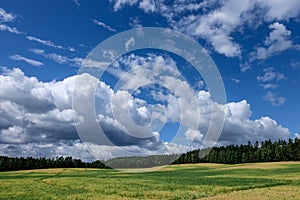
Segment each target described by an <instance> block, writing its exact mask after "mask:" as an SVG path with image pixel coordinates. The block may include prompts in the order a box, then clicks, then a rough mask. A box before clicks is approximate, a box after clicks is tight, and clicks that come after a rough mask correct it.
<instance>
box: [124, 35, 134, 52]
mask: <svg viewBox="0 0 300 200" xmlns="http://www.w3.org/2000/svg"><path fill="white" fill-rule="evenodd" d="M134 45H135V40H134V38H133V37H131V38H129V39H128V40H127V41H126V42H125V48H126V51H128V50H129V48H130V47H133V46H134Z"/></svg>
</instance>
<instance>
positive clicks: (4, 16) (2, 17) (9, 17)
mask: <svg viewBox="0 0 300 200" xmlns="http://www.w3.org/2000/svg"><path fill="white" fill-rule="evenodd" d="M15 18H16V16H15V15H14V14H12V13H8V12H6V11H5V10H4V9H3V8H0V22H12V21H14V20H15Z"/></svg>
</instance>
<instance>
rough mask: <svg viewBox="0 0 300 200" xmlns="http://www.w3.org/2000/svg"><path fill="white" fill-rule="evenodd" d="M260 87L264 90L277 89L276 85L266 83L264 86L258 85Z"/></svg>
mask: <svg viewBox="0 0 300 200" xmlns="http://www.w3.org/2000/svg"><path fill="white" fill-rule="evenodd" d="M259 85H260V86H261V87H263V88H264V89H276V88H278V85H277V84H274V83H266V84H259Z"/></svg>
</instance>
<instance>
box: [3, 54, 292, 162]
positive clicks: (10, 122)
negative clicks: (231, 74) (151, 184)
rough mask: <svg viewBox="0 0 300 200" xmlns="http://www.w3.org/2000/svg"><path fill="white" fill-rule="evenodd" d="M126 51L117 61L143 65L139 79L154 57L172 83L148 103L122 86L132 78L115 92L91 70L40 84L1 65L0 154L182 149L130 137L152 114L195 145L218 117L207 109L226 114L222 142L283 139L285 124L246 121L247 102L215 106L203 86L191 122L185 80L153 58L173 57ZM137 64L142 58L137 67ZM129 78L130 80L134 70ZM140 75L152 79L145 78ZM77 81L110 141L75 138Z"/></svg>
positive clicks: (153, 136) (152, 135)
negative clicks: (90, 97) (213, 117)
mask: <svg viewBox="0 0 300 200" xmlns="http://www.w3.org/2000/svg"><path fill="white" fill-rule="evenodd" d="M129 57H130V58H127V59H126V58H124V59H123V60H124V61H127V62H128V63H127V64H131V65H130V66H127V69H128V72H129V74H130V75H131V73H136V72H139V71H138V70H137V69H135V70H133V69H131V67H134V68H141V69H145V70H146V71H145V73H142V72H139V73H140V76H137V77H139V78H142V77H143V76H147V73H148V72H149V71H148V70H150V69H151V68H149V67H148V69H147V68H143V67H142V66H147V63H148V64H149V66H150V63H152V65H153V64H155V62H156V66H155V67H154V69H155V70H157V71H154V75H155V74H156V73H157V74H160V75H164V76H165V78H166V81H165V82H164V85H165V87H167V88H170V91H169V92H162V91H161V90H156V91H154V93H156V94H153V93H149V94H151V95H152V96H153V99H154V100H153V102H152V103H149V102H147V101H146V100H145V99H140V98H138V97H136V96H133V95H132V94H131V93H130V92H128V90H125V88H128V86H129V85H128V84H132V83H127V81H125V82H124V85H123V86H122V87H120V88H119V90H116V91H114V90H113V89H112V88H111V87H110V86H109V85H107V84H106V83H105V82H101V81H99V80H98V79H97V78H95V77H93V76H91V75H89V74H81V75H75V76H71V77H67V78H65V79H64V80H61V81H51V82H42V81H39V80H38V79H37V78H35V77H28V76H26V75H25V74H24V73H23V72H22V71H21V70H20V69H18V68H15V69H12V70H8V69H4V71H3V73H2V74H1V75H0V146H1V148H0V149H1V150H0V152H1V153H2V154H4V155H9V156H24V155H25V156H30V155H31V156H47V157H55V156H59V155H64V156H66V155H72V156H73V157H79V158H83V159H90V158H91V155H90V154H89V153H87V149H89V150H92V152H94V153H93V154H94V155H97V156H98V157H97V158H110V157H115V156H125V155H137V154H138V155H152V154H158V153H161V154H165V153H174V152H176V153H178V152H184V151H187V150H188V149H189V148H190V147H189V146H186V145H184V144H181V143H176V142H172V141H163V140H162V139H161V138H160V133H159V132H157V131H153V132H149V133H148V134H149V135H148V136H149V137H146V138H139V137H134V136H140V134H144V132H139V131H141V130H144V129H143V127H144V126H147V125H148V124H149V123H152V122H153V120H154V119H156V120H157V121H160V123H164V122H165V121H167V122H180V123H182V125H183V126H184V127H186V128H187V129H186V130H183V132H182V136H183V139H184V140H186V141H187V142H191V141H192V140H193V142H194V143H197V145H196V146H195V148H199V147H200V146H199V145H201V142H203V140H204V138H205V137H206V133H207V129H208V125H209V124H210V123H212V125H213V124H214V123H217V122H214V121H211V115H212V114H218V113H220V111H221V112H224V113H225V117H226V118H225V126H224V129H223V131H222V134H221V137H220V141H219V142H220V144H240V143H246V142H247V141H248V140H250V141H255V140H259V141H260V140H264V139H272V140H276V139H287V138H288V137H289V134H290V132H289V130H288V129H287V128H284V127H282V126H281V125H278V124H277V122H276V121H275V120H273V119H271V118H269V117H262V118H260V119H255V120H252V119H250V118H251V114H252V111H251V109H250V105H249V103H247V101H245V100H243V101H240V102H230V103H227V104H217V103H215V102H213V101H212V100H211V97H210V94H209V92H207V91H204V90H200V91H198V92H197V94H196V96H195V98H196V100H197V101H198V104H197V105H198V106H199V112H200V115H199V116H200V117H201V118H200V119H201V120H200V123H199V126H197V127H196V126H195V119H196V117H195V108H194V107H193V104H194V103H193V98H191V94H190V93H189V91H188V88H187V87H188V85H187V84H186V83H185V82H184V80H181V79H178V80H176V79H172V78H170V77H168V76H170V75H175V77H176V76H178V75H179V74H177V73H176V70H175V69H172V68H165V69H164V68H157V66H159V65H158V64H157V62H158V63H161V64H163V63H169V64H173V65H175V66H176V63H174V62H173V61H172V59H171V58H168V57H163V56H161V55H156V56H155V55H153V54H151V55H149V56H147V57H145V58H143V57H137V56H129ZM154 60H155V62H153V61H154ZM141 62H144V63H143V65H141V66H139V65H140V64H141ZM149 62H150V63H149ZM166 66H170V65H166ZM175 66H174V67H175ZM123 67H124V68H126V67H125V66H123ZM162 72H163V73H162ZM129 77H130V78H134V76H133V74H132V76H129ZM145 80H151V77H148V78H146V79H145ZM76 81H77V82H78V81H79V84H80V83H84V84H80V85H82V86H84V87H83V88H77V90H78V89H79V91H78V92H79V94H80V95H81V96H85V95H87V94H95V102H96V105H97V106H96V120H97V122H98V123H99V124H100V125H101V127H102V129H103V131H104V132H105V134H106V136H107V137H108V138H109V139H110V140H111V142H112V143H113V144H115V145H116V146H111V145H98V144H97V142H96V141H90V142H87V143H84V144H82V143H80V142H79V136H78V134H77V132H76V129H75V123H74V118H75V119H76V121H77V122H82V121H84V120H86V118H85V116H84V115H79V114H78V113H76V111H75V110H73V109H72V96H73V92H74V86H75V82H76ZM90 83H91V84H90ZM93 84H96V85H97V90H96V91H95V90H94V88H93V87H92V86H93ZM172 85H173V86H174V85H176V88H172ZM81 89H82V90H81ZM129 91H130V90H129ZM113 100H114V101H113ZM191 100H192V101H191ZM80 103H81V104H80V105H81V106H82V108H84V109H85V110H89V109H88V105H87V103H86V102H80ZM112 106H115V108H117V111H119V113H118V115H119V116H120V117H121V118H123V117H124V118H125V116H126V115H128V112H129V117H130V119H131V120H132V122H134V124H135V126H132V125H133V124H132V123H129V121H122V120H119V118H118V117H117V116H116V115H115V114H116V113H114V112H113V109H112V108H113V107H112ZM124 106H127V108H128V110H127V109H123V108H124ZM193 109H194V110H193ZM180 116H181V117H182V118H181V117H180ZM84 130H85V132H86V133H91V134H97V133H94V131H95V130H91V129H90V127H88V126H87V127H85V129H84ZM128 133H134V135H130V134H128ZM87 146H88V147H87Z"/></svg>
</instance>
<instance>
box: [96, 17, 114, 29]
mask: <svg viewBox="0 0 300 200" xmlns="http://www.w3.org/2000/svg"><path fill="white" fill-rule="evenodd" d="M93 22H94V23H95V24H97V25H98V26H101V27H103V28H105V29H107V30H109V31H112V32H115V31H116V29H114V28H112V27H110V26H108V25H107V24H105V23H103V22H101V21H98V20H96V19H93Z"/></svg>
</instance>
